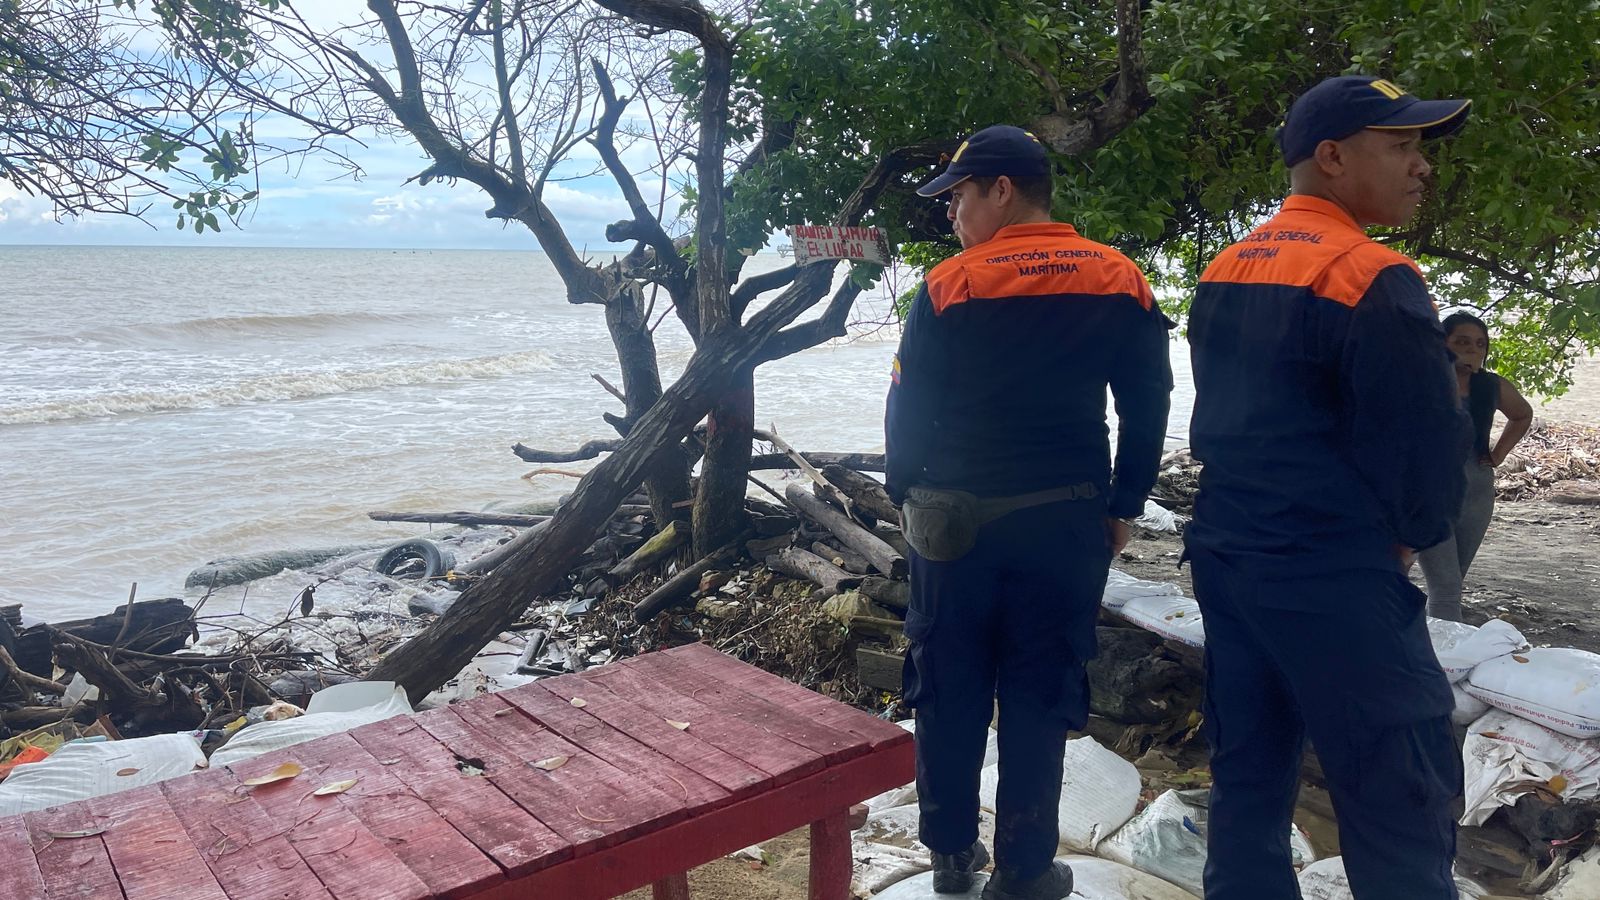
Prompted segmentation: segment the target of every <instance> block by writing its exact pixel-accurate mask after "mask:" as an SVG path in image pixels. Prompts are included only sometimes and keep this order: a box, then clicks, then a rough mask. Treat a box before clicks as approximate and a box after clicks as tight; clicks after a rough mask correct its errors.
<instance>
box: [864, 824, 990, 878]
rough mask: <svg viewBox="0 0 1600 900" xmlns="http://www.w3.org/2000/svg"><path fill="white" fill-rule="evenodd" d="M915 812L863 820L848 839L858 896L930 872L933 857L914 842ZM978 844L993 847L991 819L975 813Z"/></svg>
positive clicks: (919, 844) (920, 844) (915, 831)
mask: <svg viewBox="0 0 1600 900" xmlns="http://www.w3.org/2000/svg"><path fill="white" fill-rule="evenodd" d="M918 818H919V810H918V809H917V808H916V807H915V806H900V807H896V808H894V809H886V810H883V811H881V812H875V813H872V814H871V815H869V816H867V821H866V824H864V825H862V826H861V828H860V829H859V830H857V831H856V832H855V834H853V835H851V837H850V855H851V857H852V859H853V872H852V876H851V883H852V886H853V887H854V888H855V890H856V891H857V892H858V893H863V894H872V893H874V892H876V891H881V890H883V889H884V888H887V887H888V886H889V885H891V884H895V883H896V882H899V881H904V880H905V879H907V878H910V877H911V876H913V875H916V874H917V873H919V872H926V871H928V870H930V869H932V868H933V856H932V854H931V853H930V852H929V850H928V848H927V847H926V846H924V845H923V844H922V842H921V841H919V840H917V827H918ZM978 840H980V841H983V845H984V846H985V847H989V848H991V849H992V848H993V847H994V815H993V814H991V813H990V812H988V811H987V810H979V811H978Z"/></svg>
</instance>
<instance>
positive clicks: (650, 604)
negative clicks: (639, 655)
mask: <svg viewBox="0 0 1600 900" xmlns="http://www.w3.org/2000/svg"><path fill="white" fill-rule="evenodd" d="M748 537H749V534H748V533H746V534H741V535H740V536H739V537H738V538H736V539H735V540H732V541H729V542H728V543H726V544H724V545H723V546H721V547H719V548H718V549H716V550H713V551H712V552H711V553H709V554H707V555H706V557H705V558H704V559H702V560H700V561H699V562H697V563H695V564H694V565H692V566H686V567H685V568H683V569H682V570H681V571H679V572H678V574H676V575H674V576H672V577H671V578H668V579H667V580H666V581H664V582H662V583H661V586H660V587H658V588H656V589H655V590H653V591H651V592H650V594H649V595H648V596H646V597H645V598H644V599H643V600H640V601H639V602H638V603H636V604H634V607H633V620H634V621H635V622H648V621H650V620H651V619H653V618H655V617H656V615H657V614H658V613H661V612H663V611H665V610H667V609H670V608H671V607H673V606H676V605H677V604H678V603H680V602H682V601H684V600H687V599H688V598H689V597H690V596H692V595H693V594H694V592H695V589H697V588H698V587H700V576H702V575H704V574H705V573H707V572H709V571H711V570H712V569H715V568H716V567H717V566H720V565H725V564H727V563H731V562H733V561H734V560H736V559H738V558H739V546H740V545H741V544H743V543H744V541H745V539H746V538H748Z"/></svg>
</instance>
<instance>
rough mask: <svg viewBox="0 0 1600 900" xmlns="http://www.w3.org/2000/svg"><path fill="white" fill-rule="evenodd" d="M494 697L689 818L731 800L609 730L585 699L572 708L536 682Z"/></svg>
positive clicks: (688, 771) (691, 773)
mask: <svg viewBox="0 0 1600 900" xmlns="http://www.w3.org/2000/svg"><path fill="white" fill-rule="evenodd" d="M497 696H498V697H500V699H502V700H504V701H506V702H507V703H510V704H511V705H512V706H515V707H517V708H518V709H520V710H522V711H523V712H524V713H526V714H527V715H528V716H529V717H530V718H532V719H533V720H534V721H535V722H538V723H539V724H540V725H543V726H544V727H545V728H548V729H549V730H551V731H553V732H555V733H556V734H558V735H560V736H561V737H563V738H565V739H566V740H568V741H570V742H571V743H573V744H574V745H576V746H579V747H582V748H583V749H584V750H586V751H588V752H589V753H591V754H593V755H594V756H596V757H598V758H600V759H603V760H605V761H606V762H608V763H610V764H611V765H612V766H614V767H615V768H618V769H621V770H622V771H624V772H626V773H628V774H629V775H632V776H633V777H635V778H639V779H642V780H644V781H647V782H649V783H650V784H652V785H654V786H655V788H656V790H658V791H660V792H661V793H663V794H665V795H667V796H668V797H672V798H674V799H675V800H676V801H677V802H678V804H679V805H680V806H681V807H682V808H683V810H684V812H685V813H687V814H691V815H692V814H695V813H699V812H701V811H703V810H706V809H709V808H711V807H713V806H717V805H719V804H722V803H726V802H728V801H729V799H730V797H729V794H728V792H727V791H725V790H723V789H722V788H720V787H718V786H717V785H716V784H713V783H712V782H710V781H708V780H706V779H705V778H703V777H701V776H700V775H699V774H698V773H696V772H695V771H693V770H692V769H688V768H685V767H684V766H680V765H678V764H677V763H676V762H673V761H672V759H671V758H670V757H667V756H664V755H662V754H660V753H657V752H656V751H655V750H653V749H651V748H650V747H647V746H645V745H644V744H641V743H640V742H638V741H636V740H634V739H633V738H632V737H629V736H628V735H627V734H624V733H623V732H621V731H619V730H617V729H616V728H613V727H612V726H611V725H610V724H609V723H607V722H606V721H605V720H604V719H602V718H599V717H598V716H597V715H595V714H593V713H592V711H591V707H590V706H588V703H587V700H586V701H585V705H584V706H583V708H581V709H580V708H578V707H575V706H573V705H572V704H571V703H570V702H569V698H563V697H557V696H555V695H554V694H551V693H550V692H548V691H546V690H543V689H541V688H540V687H539V683H538V682H534V683H532V684H529V685H526V686H524V687H521V688H518V689H515V690H510V691H501V692H500V693H499V694H498V695H497ZM668 727H669V728H671V726H668ZM673 730H676V729H673Z"/></svg>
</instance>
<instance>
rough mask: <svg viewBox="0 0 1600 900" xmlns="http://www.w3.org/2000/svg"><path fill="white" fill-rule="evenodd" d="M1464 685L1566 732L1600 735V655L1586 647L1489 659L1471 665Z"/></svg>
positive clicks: (1476, 694)
mask: <svg viewBox="0 0 1600 900" xmlns="http://www.w3.org/2000/svg"><path fill="white" fill-rule="evenodd" d="M1484 627H1485V628H1487V627H1488V626H1487V625H1485V626H1484ZM1480 630H1481V629H1480ZM1465 687H1466V692H1467V693H1469V694H1471V695H1472V696H1474V697H1477V698H1478V699H1479V700H1482V701H1483V702H1485V703H1487V704H1489V705H1490V706H1494V707H1498V708H1500V709H1503V710H1505V711H1507V712H1510V713H1515V714H1516V715H1519V716H1521V717H1523V718H1524V719H1530V720H1532V721H1534V722H1538V723H1539V724H1540V725H1543V726H1545V727H1546V728H1550V729H1553V730H1555V731H1559V732H1561V733H1562V734H1566V735H1571V736H1572V737H1576V738H1592V737H1596V736H1600V655H1597V654H1594V653H1590V652H1589V651H1587V650H1572V649H1569V648H1566V647H1537V648H1534V649H1532V650H1528V651H1526V652H1522V653H1513V654H1511V655H1508V656H1501V657H1498V658H1496V659H1491V660H1489V661H1487V662H1483V663H1480V664H1479V665H1478V666H1477V667H1476V668H1474V669H1473V670H1472V675H1471V676H1470V677H1468V679H1467V682H1466V686H1465Z"/></svg>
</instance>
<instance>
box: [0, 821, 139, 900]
mask: <svg viewBox="0 0 1600 900" xmlns="http://www.w3.org/2000/svg"><path fill="white" fill-rule="evenodd" d="M22 820H23V823H24V825H25V827H26V828H27V829H28V839H29V840H30V841H32V843H33V856H34V859H35V860H36V861H37V863H38V865H39V873H40V874H41V875H43V876H44V896H45V897H46V898H47V900H55V898H57V897H75V898H92V900H102V898H104V900H124V898H123V894H122V883H121V882H119V881H118V880H117V871H116V870H115V869H113V868H112V867H111V854H109V853H107V852H106V845H105V841H103V840H101V837H100V835H93V836H90V837H81V838H53V837H51V836H50V834H51V832H55V833H57V834H71V833H73V832H77V831H90V830H93V829H96V828H103V827H105V826H106V825H108V824H109V823H108V822H106V820H104V819H101V818H98V817H97V816H95V814H94V813H93V812H92V811H91V810H90V809H89V805H88V804H87V803H85V802H83V801H81V800H80V801H78V802H77V803H68V804H66V805H64V806H54V807H51V808H49V809H41V810H36V811H34V812H30V813H23V816H22Z"/></svg>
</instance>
